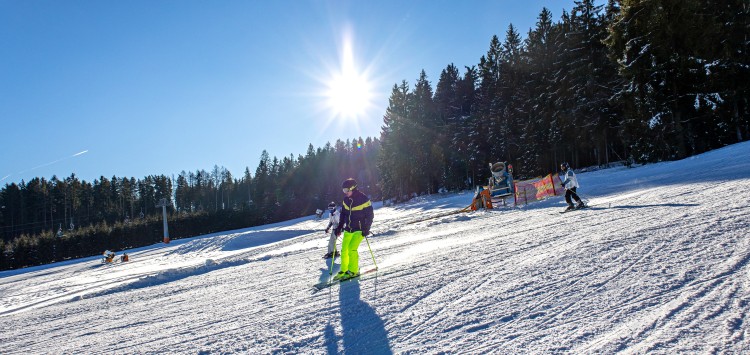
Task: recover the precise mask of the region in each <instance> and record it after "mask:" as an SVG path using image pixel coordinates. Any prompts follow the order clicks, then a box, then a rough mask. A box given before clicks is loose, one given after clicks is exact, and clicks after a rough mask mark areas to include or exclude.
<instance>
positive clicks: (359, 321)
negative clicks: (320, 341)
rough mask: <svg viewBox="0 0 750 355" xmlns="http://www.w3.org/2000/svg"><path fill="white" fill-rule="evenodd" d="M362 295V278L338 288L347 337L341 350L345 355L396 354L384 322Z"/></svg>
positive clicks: (342, 321)
mask: <svg viewBox="0 0 750 355" xmlns="http://www.w3.org/2000/svg"><path fill="white" fill-rule="evenodd" d="M360 294H361V290H360V287H359V281H353V282H347V283H345V284H342V285H341V287H340V288H339V307H340V311H341V328H342V332H343V338H344V349H343V351H342V352H343V353H346V354H393V351H391V347H390V344H389V343H388V333H387V332H386V331H385V323H383V320H382V319H380V317H379V316H378V314H377V313H375V310H374V309H373V308H372V307H371V306H370V305H369V304H368V303H367V302H365V301H362V299H361V298H360ZM326 333H328V332H326ZM326 335H327V336H328V335H329V334H326ZM331 343H332V342H329V344H331ZM333 343H334V344H335V342H333ZM327 350H328V353H329V354H333V353H336V352H337V349H335V346H334V348H331V347H329V348H328V349H327Z"/></svg>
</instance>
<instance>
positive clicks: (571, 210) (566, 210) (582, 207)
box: [560, 205, 589, 213]
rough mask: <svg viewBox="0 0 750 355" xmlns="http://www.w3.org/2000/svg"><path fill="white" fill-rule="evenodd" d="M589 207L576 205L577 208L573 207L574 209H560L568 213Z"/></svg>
mask: <svg viewBox="0 0 750 355" xmlns="http://www.w3.org/2000/svg"><path fill="white" fill-rule="evenodd" d="M588 207H589V206H588V205H583V206H581V207H576V208H573V209H567V208H566V209H564V210H562V211H560V213H568V212H573V211H578V210H582V209H584V208H588Z"/></svg>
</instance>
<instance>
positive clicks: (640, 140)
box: [378, 0, 750, 197]
mask: <svg viewBox="0 0 750 355" xmlns="http://www.w3.org/2000/svg"><path fill="white" fill-rule="evenodd" d="M574 4H575V6H574V8H573V9H572V11H571V12H570V13H565V12H564V13H563V14H562V16H561V18H560V20H559V21H557V22H553V20H552V17H553V16H552V14H551V12H550V11H549V10H547V9H543V10H542V11H541V12H540V14H539V16H538V18H537V23H536V27H535V28H533V29H531V30H530V31H529V32H528V35H527V36H526V39H525V40H522V39H521V35H520V33H519V32H518V30H517V29H516V28H515V27H513V25H510V26H509V27H508V29H507V31H506V33H505V39H504V40H503V41H501V40H500V39H499V38H498V37H497V36H494V37H493V38H492V39H491V41H490V46H489V50H488V51H487V53H486V54H485V55H483V56H481V58H480V59H479V63H478V65H476V66H471V67H466V68H464V69H463V71H461V70H459V68H457V67H455V66H454V65H453V64H451V65H448V66H447V67H446V68H445V69H444V70H442V72H441V73H440V77H439V78H438V81H437V84H436V85H435V90H434V91H433V89H432V87H433V86H432V84H431V83H430V81H428V79H427V75H426V73H425V72H424V71H422V73H421V74H420V75H419V78H418V79H417V81H416V83H415V85H414V86H413V87H410V86H409V84H408V83H407V82H406V81H403V82H401V83H400V84H396V85H394V86H393V90H392V93H391V96H390V99H389V106H388V108H387V110H386V114H385V117H384V126H383V130H382V133H381V142H382V145H383V147H382V154H381V156H380V157H379V163H378V167H379V169H380V171H381V173H382V175H383V192H384V195H385V196H386V197H391V196H403V195H404V194H406V193H412V192H418V193H422V192H432V191H436V190H437V189H439V188H440V187H445V188H448V189H454V188H463V187H472V186H473V185H475V184H479V183H482V182H484V181H486V178H488V177H489V170H488V169H487V166H488V163H491V162H496V161H508V162H510V163H511V164H513V166H514V168H515V173H516V175H517V176H520V177H530V176H534V175H541V174H545V173H548V172H550V171H555V169H556V167H557V166H558V165H559V163H560V162H562V161H568V162H570V163H571V165H573V166H575V167H580V166H589V165H602V164H606V163H608V162H611V161H615V160H617V161H626V162H653V161H660V160H670V159H680V158H683V157H686V156H690V155H693V154H698V153H702V152H705V151H708V150H711V149H715V148H718V147H721V146H724V145H727V144H731V143H736V142H739V141H743V140H746V139H747V137H748V134H750V105H748V100H750V56H749V54H748V48H749V47H750V46H749V44H750V42H749V41H750V38H749V37H748V34H749V33H748V29H749V28H750V5H748V2H747V1H746V0H722V1H712V0H648V1H647V0H629V1H625V0H623V1H615V0H610V1H609V2H608V4H607V5H606V6H596V5H595V4H594V1H592V0H582V1H575V2H574Z"/></svg>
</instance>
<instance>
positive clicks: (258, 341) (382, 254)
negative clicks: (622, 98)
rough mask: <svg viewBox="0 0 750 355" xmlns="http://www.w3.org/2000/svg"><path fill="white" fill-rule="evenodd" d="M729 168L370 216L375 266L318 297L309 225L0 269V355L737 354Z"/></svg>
mask: <svg viewBox="0 0 750 355" xmlns="http://www.w3.org/2000/svg"><path fill="white" fill-rule="evenodd" d="M747 156H750V144H748V143H743V144H737V145H733V146H729V147H726V148H724V149H720V150H717V151H713V152H709V153H707V154H703V155H700V156H696V157H692V158H689V159H685V160H682V161H677V162H667V163H660V164H651V165H646V166H641V167H637V168H633V169H627V168H613V169H605V170H599V171H594V172H589V173H581V174H579V179H580V181H581V184H582V187H581V189H580V191H581V192H582V193H583V194H584V196H583V197H585V198H586V199H588V200H589V204H590V205H591V207H590V208H588V209H584V210H581V211H574V212H572V213H566V214H559V213H557V212H558V211H559V210H561V209H562V208H563V207H564V206H565V204H564V202H562V198H561V197H556V198H552V199H549V200H545V201H541V202H538V203H534V204H530V205H527V206H519V207H516V208H511V207H503V208H500V209H497V210H493V211H476V212H469V213H460V214H449V213H450V212H452V211H456V210H458V209H460V208H463V207H465V206H466V205H468V204H469V202H470V200H471V196H472V194H470V193H461V194H452V195H446V196H439V197H427V198H420V199H417V200H415V201H413V202H411V203H409V204H406V205H399V206H394V207H382V206H380V205H379V204H376V205H378V208H376V211H375V214H376V219H375V223H374V225H373V235H372V236H370V237H369V239H368V240H369V242H370V245H371V247H372V249H373V251H374V253H375V256H376V258H377V264H378V267H379V271H378V272H377V273H374V274H368V275H365V276H363V278H362V280H359V281H349V282H345V283H342V284H341V285H336V286H333V287H330V288H327V289H323V290H320V291H314V290H313V289H312V285H313V284H315V283H317V282H319V281H323V280H326V279H327V278H328V277H329V270H328V261H327V260H323V259H321V256H322V254H323V253H324V252H325V247H326V244H327V236H326V235H325V233H324V232H323V231H322V230H323V229H324V228H325V226H326V225H327V223H328V222H327V220H326V219H322V220H315V219H313V218H311V217H305V218H300V219H296V220H293V221H288V222H283V223H277V224H273V225H267V226H259V227H253V228H247V229H243V230H236V231H228V232H222V233H214V234H211V235H207V236H201V237H195V238H189V239H183V240H176V241H173V242H172V243H171V244H169V245H163V244H157V245H154V246H149V247H144V248H139V249H134V250H131V251H128V253H129V254H130V255H131V258H132V261H131V262H128V263H118V264H114V265H101V263H100V261H99V258H95V257H92V258H86V259H80V260H71V261H66V262H62V263H57V264H52V265H48V266H42V267H34V268H28V269H24V270H14V271H6V272H0V327H1V328H2V329H3V332H2V333H0V353H3V354H16V353H18V354H21V353H23V354H25V353H50V352H54V353H110V352H115V353H125V352H130V353H205V354H207V353H214V352H221V353H237V352H239V353H313V354H322V353H376V354H381V353H403V354H422V353H469V354H484V353H566V352H571V353H614V352H623V353H664V354H672V353H717V352H718V353H748V352H750V334H748V329H750V327H749V326H748V319H747V316H746V315H747V314H748V312H750V239H749V238H748V235H750V218H748V215H750V206H749V205H750V204H749V203H748V202H750V163H747V162H746V160H747V159H746V158H745V157H747ZM359 254H360V265H361V269H362V270H367V269H370V268H372V267H373V265H372V259H371V256H370V252H369V249H368V248H367V244H366V242H363V243H362V245H361V246H360V249H359ZM337 268H338V259H337V260H336V264H335V265H334V270H333V272H336V271H337V270H338V269H337Z"/></svg>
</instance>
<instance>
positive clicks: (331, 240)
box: [323, 202, 341, 259]
mask: <svg viewBox="0 0 750 355" xmlns="http://www.w3.org/2000/svg"><path fill="white" fill-rule="evenodd" d="M328 212H329V216H328V227H326V233H330V234H331V235H330V236H329V237H328V253H327V254H326V255H323V259H328V258H335V257H336V256H337V255H338V252H337V251H336V228H338V226H339V217H340V216H341V214H340V213H339V210H338V209H337V208H336V202H331V203H329V204H328ZM331 227H333V229H334V230H331Z"/></svg>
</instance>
